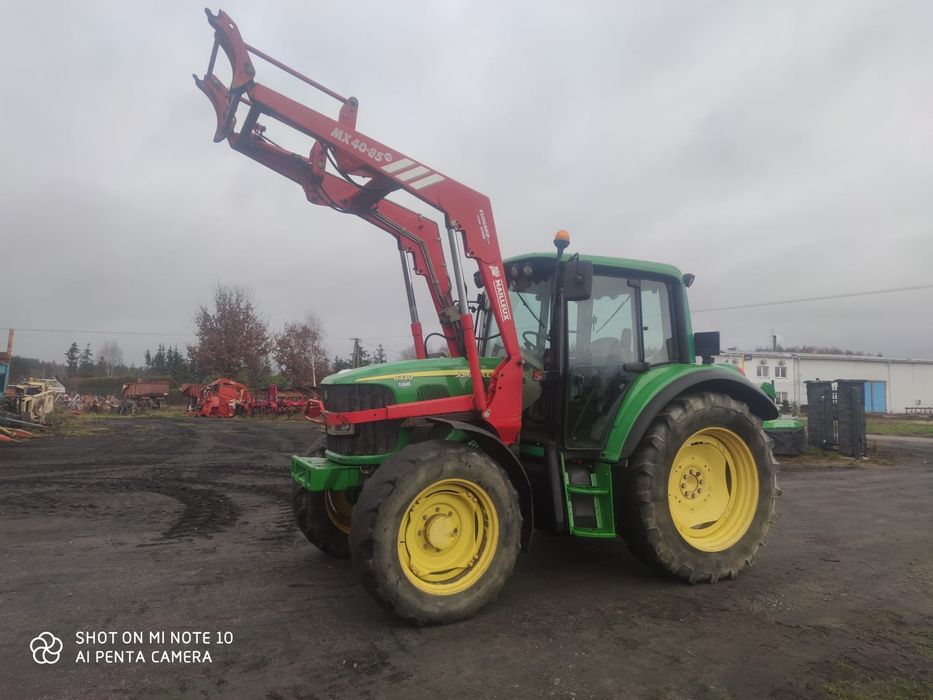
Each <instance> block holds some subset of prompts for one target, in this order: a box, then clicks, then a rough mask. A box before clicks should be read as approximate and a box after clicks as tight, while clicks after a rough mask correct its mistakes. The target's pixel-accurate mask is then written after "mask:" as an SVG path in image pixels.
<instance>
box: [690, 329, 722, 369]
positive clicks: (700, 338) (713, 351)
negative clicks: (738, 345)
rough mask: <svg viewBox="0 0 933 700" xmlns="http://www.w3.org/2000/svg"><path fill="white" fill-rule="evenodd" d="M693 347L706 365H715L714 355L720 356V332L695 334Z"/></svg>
mask: <svg viewBox="0 0 933 700" xmlns="http://www.w3.org/2000/svg"><path fill="white" fill-rule="evenodd" d="M693 347H694V350H695V351H696V354H697V355H699V356H700V357H702V358H703V364H704V365H711V364H713V355H718V354H719V351H720V347H719V331H704V332H702V333H694V334H693Z"/></svg>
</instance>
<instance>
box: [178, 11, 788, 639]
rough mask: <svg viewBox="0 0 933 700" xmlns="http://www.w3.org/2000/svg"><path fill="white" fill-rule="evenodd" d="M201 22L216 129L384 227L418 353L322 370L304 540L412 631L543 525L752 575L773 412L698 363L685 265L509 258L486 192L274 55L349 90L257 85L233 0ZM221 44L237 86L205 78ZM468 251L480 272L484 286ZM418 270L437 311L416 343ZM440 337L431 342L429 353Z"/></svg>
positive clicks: (454, 607)
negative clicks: (326, 107) (766, 426)
mask: <svg viewBox="0 0 933 700" xmlns="http://www.w3.org/2000/svg"><path fill="white" fill-rule="evenodd" d="M208 21H209V22H210V24H211V25H212V26H213V27H214V29H215V47H214V51H213V52H212V56H211V61H210V63H209V65H208V70H207V72H206V73H205V75H204V77H203V78H198V77H197V76H195V81H196V83H197V84H198V86H199V87H200V88H201V90H202V91H203V92H204V93H205V94H206V95H207V96H208V97H209V98H210V100H211V102H212V104H213V105H214V108H215V111H216V114H217V132H216V134H215V140H217V141H221V140H226V141H227V142H228V143H229V144H230V146H231V147H232V148H234V150H237V151H239V152H242V153H244V154H245V155H247V156H249V157H250V158H253V159H254V160H257V161H259V162H260V163H262V164H264V165H266V166H267V167H269V168H271V169H273V170H275V171H276V172H278V173H280V174H282V175H284V176H286V177H287V178H289V179H291V180H293V181H294V182H296V183H298V184H299V185H300V186H301V187H302V189H303V190H304V193H305V196H306V197H307V198H308V200H309V201H310V202H311V203H314V204H321V205H324V206H328V207H331V208H333V209H335V210H337V211H339V212H341V213H351V214H354V215H356V216H358V217H360V218H362V219H364V220H366V221H368V222H369V223H371V224H373V225H374V226H377V227H378V228H380V229H382V230H384V231H385V232H387V233H389V234H390V235H391V236H392V237H393V238H394V239H395V240H396V243H397V248H398V251H399V258H400V261H401V266H402V275H403V280H404V283H405V290H406V295H407V300H408V307H409V312H410V316H411V332H412V338H413V341H414V344H415V349H416V353H417V359H414V360H411V361H406V362H399V363H392V364H381V365H375V366H368V367H362V368H358V369H353V370H345V371H342V372H338V373H337V374H334V375H331V376H329V377H327V378H326V379H325V380H324V381H323V383H322V386H321V400H320V402H317V403H314V404H313V405H312V407H311V410H310V411H309V418H312V419H314V420H318V421H320V422H322V423H323V424H324V427H325V432H326V438H325V444H324V445H323V446H321V448H320V449H319V450H316V451H315V454H312V455H308V456H296V457H293V458H292V477H293V480H294V493H293V506H294V512H295V517H296V519H297V522H298V525H299V527H300V529H301V531H302V532H303V533H304V534H305V536H306V537H307V538H308V540H310V541H311V542H312V543H313V544H314V545H316V546H317V547H318V548H319V549H320V550H321V551H323V552H325V553H326V554H328V555H330V556H334V557H351V558H352V560H353V566H354V569H355V570H356V573H357V574H358V576H359V579H360V581H361V582H362V584H363V586H364V587H365V588H366V590H368V591H369V592H370V594H372V596H373V597H374V598H375V599H376V600H377V601H378V602H379V603H381V604H382V605H384V606H385V607H387V608H389V609H390V610H392V611H393V612H394V613H396V614H397V615H399V616H401V617H403V618H406V619H408V620H411V621H413V622H415V623H417V624H425V623H446V622H452V621H455V620H460V619H463V618H466V617H469V616H471V615H473V614H475V613H476V612H477V611H479V610H480V609H481V608H482V607H483V606H484V605H486V604H487V603H489V602H490V601H491V600H493V599H494V598H495V596H496V595H497V593H498V592H499V590H500V589H501V588H502V586H503V585H504V584H505V582H506V580H507V579H508V577H509V575H510V573H511V572H512V569H513V567H514V565H515V562H516V559H517V557H518V554H519V552H520V551H521V550H523V549H526V548H528V547H529V546H530V545H531V541H532V535H533V533H534V531H535V530H544V531H547V532H551V533H556V534H566V535H571V536H576V537H590V538H615V537H617V536H621V537H622V538H623V539H624V540H625V542H626V544H627V545H628V547H629V549H630V550H631V551H632V553H633V554H634V555H635V556H636V557H637V558H639V559H640V560H641V561H643V562H645V563H646V564H648V565H649V566H652V567H654V568H656V569H658V570H659V571H661V572H663V573H666V574H668V575H671V576H674V577H677V578H680V579H683V580H685V581H689V582H691V583H696V582H710V583H715V582H716V581H718V580H720V579H722V578H735V577H736V576H737V575H738V573H739V572H740V571H742V570H743V569H744V568H746V567H747V566H750V565H751V564H752V562H753V561H754V559H755V556H756V554H757V552H758V549H759V547H760V546H761V545H762V543H763V542H764V540H765V537H766V535H767V533H768V529H769V527H770V525H771V523H772V522H773V520H774V513H775V511H774V505H775V499H776V497H777V495H778V493H779V492H778V488H777V484H776V479H775V465H774V462H773V459H772V456H771V450H770V446H769V442H768V439H767V438H766V436H765V434H764V432H763V431H762V420H767V419H771V418H775V417H776V416H777V410H776V408H775V406H774V404H773V403H772V401H771V400H770V399H769V398H768V397H767V396H766V395H765V394H764V393H763V392H762V391H761V390H760V389H759V388H758V387H756V386H755V385H753V384H752V383H751V382H749V381H748V380H747V379H745V377H743V376H742V375H740V374H739V373H737V372H735V371H733V370H731V369H730V368H728V367H720V366H716V365H712V364H711V363H712V356H713V355H715V354H717V353H718V352H719V335H718V333H694V332H693V330H692V328H691V322H690V313H689V307H688V303H687V287H689V286H690V284H691V283H692V281H693V276H692V275H682V274H681V273H680V271H679V270H677V269H676V268H674V267H672V266H669V265H663V264H659V263H649V262H642V261H636V260H627V259H622V258H614V257H601V256H587V255H573V256H571V257H569V258H568V259H565V258H564V251H565V249H566V248H567V246H568V245H569V237H568V236H567V234H566V232H563V231H561V232H559V233H558V235H557V236H556V238H555V245H556V247H557V252H556V254H548V253H537V254H528V255H521V256H516V257H514V258H511V259H508V260H505V261H503V260H502V257H501V253H500V250H499V243H498V236H497V232H496V227H495V223H494V220H493V215H492V209H491V206H490V204H489V200H488V199H487V198H486V197H485V196H483V195H482V194H480V193H478V192H476V191H475V190H472V189H470V188H468V187H466V186H465V185H462V184H460V183H458V182H456V181H454V180H452V179H451V178H449V177H448V176H446V175H442V174H440V173H439V172H437V171H436V170H433V169H431V168H428V167H426V166H424V165H422V164H420V163H419V162H417V161H415V160H414V159H412V158H410V157H408V156H406V155H404V154H402V153H400V152H399V151H396V150H395V149H392V148H389V147H387V146H385V145H383V144H381V143H379V142H377V141H375V140H374V139H372V138H370V137H368V136H366V135H364V134H362V133H360V132H359V131H357V130H356V114H357V109H358V105H359V103H358V101H357V100H356V99H355V98H352V97H349V98H346V97H342V96H341V95H339V94H338V93H336V92H334V91H332V90H330V89H328V88H325V87H323V86H322V85H320V84H318V83H316V82H314V81H313V80H310V79H308V78H305V77H304V76H302V75H301V74H300V73H298V72H297V71H293V70H292V69H287V68H286V70H288V71H289V72H290V73H291V75H293V76H295V77H298V78H300V79H301V80H304V81H305V82H307V83H308V84H309V85H311V86H312V87H315V88H317V89H319V90H322V91H323V92H324V93H325V94H327V95H328V96H330V97H332V98H334V99H335V100H337V101H339V102H340V103H341V107H340V111H339V115H338V118H337V119H336V120H335V119H331V118H330V117H327V116H325V115H324V114H322V113H320V112H317V111H316V110H313V109H310V108H309V107H306V106H303V105H301V104H299V103H298V102H295V101H293V100H290V99H289V98H287V97H285V96H284V95H281V94H280V93H277V92H275V91H273V90H271V89H269V88H268V87H266V86H265V85H263V84H261V83H258V82H256V80H255V69H254V67H253V65H252V62H251V58H250V54H253V53H257V54H258V51H257V50H256V49H253V48H252V47H250V46H248V45H247V44H246V43H245V42H243V40H242V38H241V37H240V34H239V31H238V29H237V28H236V25H235V24H234V23H233V22H232V20H231V19H230V18H229V17H228V16H227V15H226V14H224V13H223V12H220V13H218V14H217V15H216V16H215V15H212V14H211V13H210V12H208ZM218 47H219V48H221V49H223V51H224V53H225V54H226V55H227V57H228V58H229V59H230V62H231V66H232V71H231V75H232V77H231V82H230V84H229V85H224V84H223V83H221V81H220V80H218V79H217V78H216V77H215V76H214V74H213V66H214V60H215V58H216V56H217V53H218ZM258 55H261V56H263V57H265V55H264V54H258ZM265 58H268V57H265ZM274 65H277V66H279V67H283V66H282V64H279V63H278V62H274ZM238 110H242V111H245V117H244V118H243V120H242V125H241V126H240V127H239V129H237V124H238V121H237V119H238V116H237V111H238ZM263 116H265V117H269V118H271V119H272V120H274V121H275V122H278V125H279V126H282V125H284V126H287V127H290V128H292V129H296V130H298V131H299V132H301V133H302V134H305V135H307V136H310V137H311V138H312V139H313V140H314V145H313V146H312V148H311V151H310V153H309V155H307V156H305V155H302V154H299V153H295V152H289V151H287V150H285V149H283V148H282V147H280V146H278V145H277V143H276V142H274V141H273V140H272V139H271V138H269V137H267V136H266V125H264V124H263V125H260V124H259V121H258V120H259V118H260V117H263ZM396 191H401V192H406V193H407V194H409V195H412V196H413V197H416V198H417V199H419V200H421V201H422V202H424V203H426V204H428V205H429V206H431V207H433V208H434V209H435V210H436V211H437V212H439V213H440V215H441V217H442V219H443V227H444V228H445V229H446V232H447V246H446V249H445V246H444V245H443V242H442V238H441V235H440V227H439V226H438V225H437V223H435V222H434V221H433V220H432V219H430V218H428V217H425V216H423V215H422V214H420V213H418V212H413V211H410V210H408V209H406V208H405V207H403V206H401V205H400V204H398V203H396V202H395V201H393V200H392V199H388V198H387V195H389V194H391V193H393V192H396ZM464 256H465V257H466V258H468V259H471V260H473V261H474V262H475V263H476V266H477V271H476V273H475V275H474V281H475V283H476V286H477V287H478V288H479V291H478V293H477V294H476V296H475V297H471V296H470V295H469V294H468V293H467V286H468V285H467V277H466V273H465V271H464V269H463V265H462V259H463V257H464ZM412 271H413V272H414V273H415V275H418V276H421V277H423V278H424V279H425V282H426V283H427V287H428V292H429V294H430V296H431V300H432V302H433V304H434V307H435V309H434V310H435V312H436V314H437V321H438V324H439V331H438V332H437V333H432V334H429V335H428V336H427V337H425V336H423V332H422V326H421V322H420V320H419V314H418V308H417V304H416V298H415V294H414V289H413V284H412ZM450 273H453V279H451V276H450ZM432 335H436V336H437V337H438V339H439V344H440V345H441V348H440V351H439V352H434V353H429V352H428V342H427V341H428V339H429V338H430V337H431V336H432ZM697 358H701V362H699V363H698V362H697Z"/></svg>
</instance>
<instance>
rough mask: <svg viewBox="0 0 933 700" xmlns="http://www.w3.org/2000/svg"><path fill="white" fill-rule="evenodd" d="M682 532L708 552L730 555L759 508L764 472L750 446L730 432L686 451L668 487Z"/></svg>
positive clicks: (692, 441) (695, 438)
mask: <svg viewBox="0 0 933 700" xmlns="http://www.w3.org/2000/svg"><path fill="white" fill-rule="evenodd" d="M667 502H668V505H669V507H670V510H671V516H672V517H673V519H674V525H676V526H677V531H678V532H679V533H680V535H681V536H682V537H683V538H684V539H685V540H686V541H687V543H688V544H690V545H691V546H693V547H695V548H696V549H699V550H701V551H704V552H721V551H722V550H724V549H728V548H729V547H731V546H732V545H734V544H735V543H736V542H738V541H739V540H740V539H742V536H743V535H744V534H745V533H746V532H747V531H748V528H749V527H750V526H751V524H752V520H754V518H755V511H756V510H757V508H758V469H757V466H756V465H755V458H754V457H753V456H752V452H751V450H750V449H749V448H748V445H747V444H746V443H745V441H744V440H743V439H742V438H740V437H739V436H738V435H736V434H735V433H733V432H732V431H731V430H727V429H726V428H704V429H703V430H700V431H698V432H696V433H694V434H693V435H691V436H690V437H689V438H688V439H687V440H686V441H685V442H684V444H683V445H682V446H681V448H680V450H678V452H677V456H676V457H674V463H673V465H671V473H670V476H669V477H668V481H667Z"/></svg>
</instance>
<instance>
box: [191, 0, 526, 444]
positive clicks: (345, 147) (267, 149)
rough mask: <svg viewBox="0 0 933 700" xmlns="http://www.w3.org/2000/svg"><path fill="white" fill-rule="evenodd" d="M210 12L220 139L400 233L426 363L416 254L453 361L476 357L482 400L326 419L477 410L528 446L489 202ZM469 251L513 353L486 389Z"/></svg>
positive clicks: (313, 194)
mask: <svg viewBox="0 0 933 700" xmlns="http://www.w3.org/2000/svg"><path fill="white" fill-rule="evenodd" d="M205 12H206V13H207V20H208V22H209V23H210V25H211V26H212V27H213V28H214V47H213V50H212V51H211V57H210V61H209V63H208V67H207V71H206V73H205V75H204V77H203V78H198V76H197V75H195V76H194V80H195V83H196V84H197V86H198V87H199V88H200V89H201V91H202V92H204V94H205V95H207V97H208V98H209V99H210V101H211V103H212V104H213V105H214V111H215V112H216V113H217V130H216V132H215V134H214V141H215V142H220V141H223V140H226V141H227V143H229V145H230V147H231V148H233V149H234V150H236V151H239V152H240V153H243V154H244V155H247V156H249V157H250V158H252V159H254V160H256V161H258V162H259V163H262V164H263V165H265V166H266V167H268V168H271V169H272V170H274V171H276V172H277V173H279V174H280V175H284V176H285V177H287V178H289V179H290V180H293V181H294V182H296V183H298V184H299V185H300V186H301V187H302V189H303V190H304V193H305V196H306V197H307V199H308V201H309V202H311V203H312V204H320V205H326V206H329V207H331V208H332V209H335V210H336V211H339V212H341V213H345V214H354V215H356V216H358V217H360V218H361V219H364V220H366V221H368V222H370V223H371V224H373V225H374V226H377V227H379V228H381V229H382V230H383V231H386V232H387V233H389V234H390V235H391V236H392V237H394V238H395V239H396V241H397V243H398V249H399V252H400V255H401V259H402V271H403V275H404V278H405V287H406V292H407V294H408V304H409V310H410V313H411V333H412V338H413V340H414V343H415V349H416V352H417V353H418V357H419V358H423V357H424V356H425V355H424V342H423V335H422V329H421V323H420V321H419V319H418V312H417V308H416V305H415V297H414V291H413V289H412V286H411V279H410V273H409V263H408V258H407V257H406V254H407V255H409V256H411V261H412V263H413V265H414V269H415V272H416V273H417V274H418V275H420V276H421V277H424V278H425V280H426V281H427V284H428V289H429V291H430V293H431V299H432V301H433V303H434V307H435V311H436V312H437V316H438V320H439V321H440V324H441V330H442V332H443V334H444V337H445V338H446V339H447V344H448V347H449V349H450V353H451V354H452V355H453V356H465V357H466V359H467V363H468V366H469V369H470V377H471V380H472V383H473V392H472V394H469V395H466V396H454V397H450V398H444V399H434V400H430V401H418V402H414V403H408V404H399V405H392V406H387V407H385V408H380V409H376V410H370V411H354V412H350V413H343V414H340V413H331V412H327V411H324V422H325V423H327V424H329V425H335V424H343V423H365V422H370V421H379V420H390V419H399V418H413V417H418V416H431V415H439V414H445V413H461V412H466V411H473V412H478V413H479V414H480V415H481V416H482V419H483V420H484V421H485V422H486V423H488V424H489V425H490V426H492V428H493V429H494V430H495V431H496V433H497V434H498V435H499V438H500V439H501V440H502V441H503V442H505V443H506V444H512V443H514V442H516V440H517V439H518V433H519V430H520V428H521V381H522V369H521V368H522V356H521V351H520V348H519V343H518V337H517V334H516V330H515V324H514V321H513V320H512V308H511V305H510V302H509V295H508V291H507V289H508V281H507V279H506V276H505V271H504V268H503V265H502V254H501V253H500V251H499V241H498V237H497V235H496V226H495V222H494V220H493V215H492V207H491V205H490V202H489V199H488V198H487V197H486V196H485V195H483V194H480V193H479V192H476V191H475V190H472V189H470V188H469V187H466V186H465V185H462V184H461V183H459V182H456V181H455V180H453V179H451V178H449V177H447V176H446V175H442V174H441V173H439V172H438V171H437V170H434V169H433V168H428V167H427V166H425V165H422V164H421V163H419V162H418V161H416V160H414V159H413V158H409V157H408V156H406V155H404V154H403V153H400V152H399V151H396V150H395V149H393V148H389V147H388V146H385V145H383V144H382V143H380V142H378V141H376V140H375V139H373V138H370V137H369V136H366V135H365V134H362V133H360V132H359V131H357V130H356V117H357V110H358V108H359V102H358V101H357V99H356V98H354V97H343V96H341V95H339V94H338V93H336V92H334V91H333V90H330V89H329V88H327V87H325V86H323V85H321V84H320V83H317V82H315V81H314V80H312V79H310V78H308V77H306V76H304V75H302V74H301V73H299V72H298V71H296V70H294V69H292V68H289V67H288V66H286V65H284V64H282V63H280V62H279V61H277V60H275V59H273V58H271V57H270V56H267V55H266V54H264V53H263V52H261V51H259V50H258V49H255V48H253V47H252V46H250V45H248V44H246V43H245V42H244V41H243V39H242V37H241V36H240V32H239V30H238V29H237V26H236V24H234V23H233V21H232V20H231V19H230V17H229V16H228V15H227V14H226V13H224V12H222V11H220V12H218V13H217V15H212V14H211V12H210V11H209V10H205ZM218 47H219V48H221V49H223V52H224V53H225V54H226V55H227V58H228V59H229V60H230V65H231V69H232V73H231V75H232V78H231V82H230V85H229V86H225V85H224V84H223V83H222V82H221V81H220V80H219V79H218V78H217V77H216V76H215V75H214V63H215V61H216V58H217V49H218ZM251 54H252V55H254V56H258V57H259V58H261V59H263V60H265V61H267V62H268V63H270V64H272V65H273V66H276V67H277V68H280V69H281V70H283V71H285V72H287V73H289V74H290V75H292V76H294V77H295V78H298V79H299V80H301V81H303V82H305V83H307V84H308V85H310V86H311V87H314V88H315V89H317V90H320V91H321V92H323V93H325V94H326V95H328V96H330V97H332V98H333V99H335V100H337V101H338V102H340V103H341V106H340V111H339V114H338V117H337V119H336V120H334V119H331V118H330V117H327V116H326V115H324V114H322V113H320V112H317V111H315V110H313V109H311V108H309V107H306V106H304V105H302V104H300V103H298V102H296V101H294V100H292V99H290V98H288V97H286V96H285V95H282V94H281V93H278V92H276V91H274V90H272V89H270V88H268V87H266V86H264V85H262V84H261V83H258V82H256V80H255V76H256V70H255V68H254V67H253V63H252V59H251V58H250V55H251ZM241 105H245V106H246V107H248V111H247V114H246V117H245V119H244V120H243V123H242V125H240V127H239V129H237V119H236V114H237V110H238V109H239V108H240V106H241ZM264 116H265V117H269V118H271V119H275V120H276V121H278V122H280V123H281V124H284V125H286V126H289V127H291V128H293V129H296V130H297V131H299V132H301V133H303V134H305V135H307V136H309V137H311V138H312V139H314V145H313V147H312V148H311V151H310V153H309V154H308V155H307V156H305V155H303V154H299V153H294V152H292V151H288V150H286V149H284V148H281V147H279V146H277V145H275V144H274V143H272V142H271V141H270V140H268V139H267V138H266V137H265V136H264V132H265V129H266V128H265V127H264V126H263V125H261V124H260V123H259V119H260V117H264ZM328 161H329V162H330V164H331V166H332V170H333V171H335V172H328V170H327V165H328ZM354 178H367V181H366V182H360V181H358V180H355V179H354ZM396 190H402V191H405V192H408V193H409V194H411V195H413V196H414V197H417V198H418V199H420V200H421V201H423V202H425V203H426V204H428V205H429V206H431V207H433V208H434V209H436V210H437V211H439V212H441V213H442V214H443V215H444V222H445V226H446V228H447V233H448V236H449V246H450V250H451V253H452V258H453V259H452V261H451V263H452V265H451V266H450V267H448V265H447V261H446V257H445V254H444V249H443V246H442V245H441V237H440V232H439V230H438V227H437V225H436V224H435V223H434V222H433V221H431V220H429V219H426V218H424V217H423V216H422V215H420V214H418V213H416V212H413V211H410V210H409V209H406V208H405V207H402V206H400V205H398V204H396V203H394V202H391V201H389V200H388V199H386V196H387V195H389V194H391V193H392V192H395V191H396ZM457 234H459V235H457ZM460 245H462V247H463V252H464V253H465V255H466V256H467V257H468V258H472V259H473V260H475V261H476V263H477V265H478V267H479V274H480V279H481V281H482V284H483V287H484V289H485V291H486V296H487V298H488V299H489V300H490V303H489V307H490V309H491V311H492V313H493V315H494V317H495V319H496V324H497V326H498V329H499V332H500V333H501V337H502V344H503V346H504V348H505V358H504V359H503V360H502V362H501V363H500V364H499V366H498V367H497V368H496V370H495V371H494V372H493V375H492V377H491V379H490V381H489V384H488V388H487V387H484V384H483V378H482V375H481V373H480V366H479V355H478V350H477V343H476V339H475V337H474V329H473V318H472V316H471V315H470V311H469V308H468V305H467V297H466V285H465V283H464V275H463V271H462V269H461V265H460V252H459V250H460ZM451 267H452V269H453V271H454V278H455V283H456V293H457V296H458V299H457V301H456V302H455V301H454V298H453V295H452V288H451V281H450V277H449V276H448V274H447V271H448V270H449V269H451Z"/></svg>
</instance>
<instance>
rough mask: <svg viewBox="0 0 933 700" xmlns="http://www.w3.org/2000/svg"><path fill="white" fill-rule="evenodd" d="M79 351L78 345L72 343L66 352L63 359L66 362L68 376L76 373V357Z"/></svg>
mask: <svg viewBox="0 0 933 700" xmlns="http://www.w3.org/2000/svg"><path fill="white" fill-rule="evenodd" d="M79 354H80V350H78V344H77V343H72V344H71V347H69V348H68V352H66V353H65V359H66V360H67V361H68V376H69V377H73V376H74V375H75V374H77V373H78V355H79Z"/></svg>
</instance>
